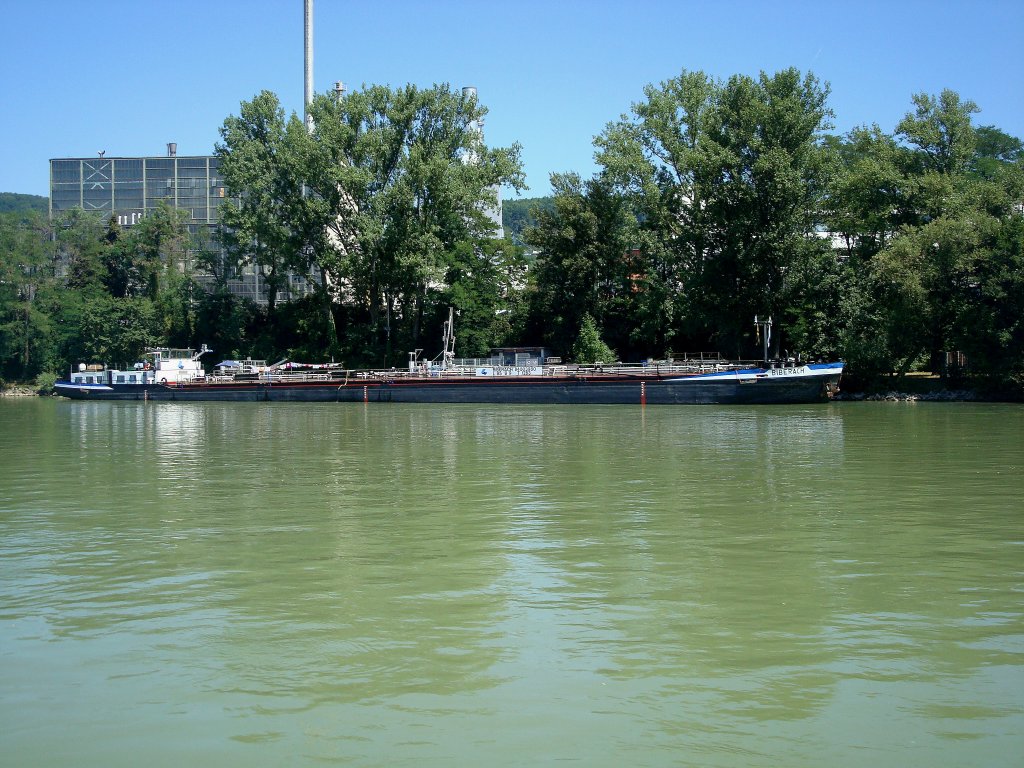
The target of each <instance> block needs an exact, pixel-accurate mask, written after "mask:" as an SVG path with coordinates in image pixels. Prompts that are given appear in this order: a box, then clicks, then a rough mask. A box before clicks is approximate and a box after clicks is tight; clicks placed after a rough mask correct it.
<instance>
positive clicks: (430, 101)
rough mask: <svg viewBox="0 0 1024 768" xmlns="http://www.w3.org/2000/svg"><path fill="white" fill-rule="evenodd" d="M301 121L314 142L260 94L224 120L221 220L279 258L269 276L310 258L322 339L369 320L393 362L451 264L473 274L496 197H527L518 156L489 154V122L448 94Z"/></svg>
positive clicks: (385, 94) (349, 103) (360, 106)
mask: <svg viewBox="0 0 1024 768" xmlns="http://www.w3.org/2000/svg"><path fill="white" fill-rule="evenodd" d="M310 112H311V115H312V117H313V129H312V131H308V130H307V129H306V127H305V126H304V125H303V124H302V122H301V121H300V120H298V118H297V117H296V116H294V115H293V116H292V117H291V118H290V119H288V120H285V119H284V117H283V114H282V113H281V112H280V108H279V107H278V105H277V101H276V98H275V97H273V96H272V95H271V94H261V95H260V96H259V97H257V99H256V100H254V102H252V103H250V104H247V105H243V110H242V114H241V115H240V116H239V117H238V118H229V120H228V121H226V122H225V128H224V129H223V130H222V137H223V144H222V145H221V146H219V147H218V154H219V155H220V156H221V158H222V168H223V169H224V174H225V181H226V183H227V185H228V191H229V193H230V194H231V195H232V196H234V197H237V198H238V200H239V201H240V202H239V203H237V204H234V205H231V206H229V207H228V210H227V216H226V219H225V220H226V222H227V223H229V224H231V225H232V226H233V227H234V228H235V234H234V235H232V237H233V238H234V241H233V242H234V246H233V247H234V248H235V251H236V252H237V253H240V254H241V255H243V256H246V257H247V258H249V259H253V260H255V259H263V261H264V262H265V263H266V264H268V265H269V264H271V261H272V260H276V261H274V262H273V263H274V264H277V265H279V266H275V267H273V268H272V269H271V268H269V267H267V269H268V271H273V269H293V270H294V269H300V268H303V266H304V262H303V259H305V260H307V261H306V262H305V263H308V264H310V265H312V267H313V269H314V271H316V272H317V276H318V278H319V280H318V282H319V285H320V291H321V295H322V296H323V298H324V301H325V306H326V307H328V308H329V309H330V310H333V311H330V312H328V313H327V318H326V319H327V321H328V322H329V324H331V325H332V331H331V334H332V335H334V331H333V324H334V322H335V318H336V317H340V318H342V319H345V318H351V317H355V318H361V317H362V316H363V315H365V317H366V318H368V321H369V324H370V326H371V332H372V336H373V339H374V340H375V341H374V345H375V346H376V348H377V350H378V353H379V354H381V355H383V356H385V357H387V358H389V362H392V361H393V360H394V358H395V357H396V356H395V355H394V354H393V353H392V352H391V348H392V347H393V346H394V345H395V344H398V343H400V344H404V345H412V346H415V345H417V344H419V342H420V336H421V331H422V325H423V321H424V318H425V317H429V316H432V315H433V314H436V313H435V312H434V310H435V309H436V307H435V306H434V304H436V302H437V301H438V300H439V299H440V297H441V296H442V295H443V290H441V289H443V287H444V284H445V283H444V280H445V274H446V271H448V270H449V269H450V267H451V259H452V258H453V257H460V258H468V259H469V260H470V261H469V263H467V264H466V265H464V266H466V267H467V269H468V268H470V267H472V266H474V264H475V262H477V261H479V260H480V259H482V258H483V257H482V255H481V253H480V249H479V248H477V247H475V245H478V244H479V243H480V242H481V240H482V239H483V238H486V237H487V236H489V235H490V234H491V233H492V231H493V226H494V225H493V222H492V221H491V220H490V218H489V217H488V215H487V209H488V206H489V205H492V204H493V203H494V202H495V200H496V189H497V188H498V186H499V185H501V184H508V185H511V186H513V187H521V186H522V180H523V177H522V171H521V167H520V162H519V148H518V147H517V146H513V147H511V148H507V149H493V148H488V147H486V146H485V145H484V144H483V141H482V132H481V130H480V124H481V121H482V120H483V116H484V115H485V113H486V110H485V109H484V108H483V107H482V106H481V105H480V104H479V103H478V102H477V100H476V98H475V97H474V96H471V95H466V94H462V93H457V92H453V91H452V90H451V89H450V88H449V87H448V86H447V85H440V86H434V87H432V88H427V89H421V88H417V87H415V86H412V85H409V86H405V87H403V88H397V89H392V88H388V87H384V86H372V87H368V88H366V89H363V90H360V91H354V92H352V93H348V94H345V95H344V96H342V97H341V98H337V97H335V96H333V95H331V96H327V95H324V96H318V97H317V98H316V99H315V100H314V102H313V104H312V105H311V107H310ZM260 216H262V217H264V218H263V219H262V220H261V219H260V218H259V217H260ZM229 242H232V241H229ZM466 243H469V244H471V245H472V246H474V247H471V248H470V249H469V250H468V251H467V250H466V249H465V248H463V247H462V246H463V245H464V244H466ZM245 249H249V251H250V252H249V253H248V255H246V253H245V252H244V251H245ZM256 249H260V250H259V253H257V252H256ZM467 253H468V254H472V255H471V256H468V257H467V256H465V254H467ZM260 254H262V255H260ZM460 255H461V256H460ZM347 333H348V331H347V330H346V331H344V332H343V333H342V334H341V335H342V337H346V334H347Z"/></svg>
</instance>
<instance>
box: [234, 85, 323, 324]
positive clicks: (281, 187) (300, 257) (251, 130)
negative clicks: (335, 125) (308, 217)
mask: <svg viewBox="0 0 1024 768" xmlns="http://www.w3.org/2000/svg"><path fill="white" fill-rule="evenodd" d="M304 131H305V127H304V126H303V125H302V123H301V121H300V120H299V118H298V117H297V116H296V115H295V114H294V113H293V114H292V115H291V117H290V118H288V119H286V118H285V114H284V110H283V109H282V108H281V106H280V103H279V101H278V99H277V96H275V95H274V94H273V93H270V92H269V91H263V92H261V93H260V94H258V95H257V96H256V97H255V98H253V100H252V101H249V102H242V105H241V109H240V114H239V115H238V116H234V115H232V116H230V117H228V118H227V119H225V121H224V124H223V126H222V127H221V129H220V135H221V139H222V141H223V143H219V144H218V145H217V148H216V154H217V157H218V159H219V160H220V173H221V175H222V176H223V178H224V187H225V190H226V192H227V194H228V198H227V199H226V200H225V202H224V203H222V204H221V207H220V218H221V225H222V227H221V243H222V245H223V246H224V250H225V252H226V253H227V255H228V258H229V259H231V260H232V261H233V263H235V264H237V265H241V264H252V265H253V266H254V267H255V268H256V269H257V270H258V271H259V274H260V276H261V277H262V278H263V284H264V286H265V289H266V294H267V304H268V308H269V312H270V315H271V316H273V314H274V310H275V308H276V305H277V300H278V296H279V295H280V294H281V293H282V291H283V290H284V289H285V287H286V286H287V280H288V273H289V272H290V271H291V272H296V273H298V274H301V275H306V274H308V272H309V268H310V263H309V258H308V254H307V253H306V250H305V243H304V242H303V241H302V239H301V237H300V236H299V235H298V233H297V232H296V226H295V222H294V221H293V220H292V216H293V209H294V208H295V206H296V205H297V201H296V200H295V198H300V199H301V197H302V195H303V179H302V176H303V169H302V168H301V163H300V162H299V160H298V154H299V152H300V148H299V147H297V146H296V145H295V144H296V137H298V139H299V140H300V141H301V140H302V138H303V137H302V134H303V133H304Z"/></svg>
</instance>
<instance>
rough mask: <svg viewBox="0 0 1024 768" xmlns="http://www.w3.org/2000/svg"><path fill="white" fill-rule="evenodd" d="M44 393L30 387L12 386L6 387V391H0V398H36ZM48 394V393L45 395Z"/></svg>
mask: <svg viewBox="0 0 1024 768" xmlns="http://www.w3.org/2000/svg"><path fill="white" fill-rule="evenodd" d="M42 394H44V393H42V392H39V391H38V390H35V389H33V388H32V387H26V386H21V385H17V384H15V385H14V386H10V387H7V388H6V389H0V397H38V396H39V395H42ZM47 394H48V393H47Z"/></svg>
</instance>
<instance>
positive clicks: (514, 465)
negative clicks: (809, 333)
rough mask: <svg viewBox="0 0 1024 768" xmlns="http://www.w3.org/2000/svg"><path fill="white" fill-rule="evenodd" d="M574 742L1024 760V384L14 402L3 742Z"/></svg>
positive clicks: (34, 754) (664, 756) (194, 751)
mask: <svg viewBox="0 0 1024 768" xmlns="http://www.w3.org/2000/svg"><path fill="white" fill-rule="evenodd" d="M555 764H558V765H561V764H576V765H583V766H588V767H589V766H700V767H704V766H765V767H768V766H773V767H774V766H867V767H870V768H884V767H886V766H894V767H896V766H899V767H900V768H903V767H905V766H927V767H929V768H935V767H942V766H950V767H952V766H957V767H960V766H985V767H992V766H1013V767H1016V766H1019V765H1022V764H1024V407H1021V406H1013V405H983V404H936V403H916V404H914V403H836V404H831V405H818V406H796V407H793V406H784V407H754V408H742V407H728V408H719V407H711V406H693V407H685V406H683V407H671V406H669V407H648V408H646V409H641V408H640V407H635V408H634V407H625V406H622V407H618V406H603V407H602V406H594V407H589V406H569V407H561V406H536V407H531V406H509V407H498V406H472V405H459V406H426V405H424V406H414V405H405V406H403V405H380V404H370V405H363V404H345V405H338V404H326V405H317V404H255V403H237V404H236V403H223V404H221V403H193V404H174V403H149V404H144V403H80V402H69V401H63V400H55V399H37V398H31V399H19V400H13V399H8V400H0V765H3V766H104V767H105V768H106V767H108V766H138V765H143V766H146V767H147V768H155V767H157V766H292V765H351V766H403V765H405V766H485V765H486V766H537V765H555Z"/></svg>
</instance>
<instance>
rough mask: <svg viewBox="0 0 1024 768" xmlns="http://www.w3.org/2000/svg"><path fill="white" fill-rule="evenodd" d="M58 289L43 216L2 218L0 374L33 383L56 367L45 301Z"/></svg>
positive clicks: (51, 328) (0, 241)
mask: <svg viewBox="0 0 1024 768" xmlns="http://www.w3.org/2000/svg"><path fill="white" fill-rule="evenodd" d="M54 285H55V272H54V257H53V247H52V243H51V242H50V228H49V226H48V224H47V223H46V222H45V221H44V220H43V218H42V216H40V215H39V214H37V213H35V212H30V213H28V214H4V215H2V216H0V373H2V374H3V375H4V376H10V377H14V378H19V379H21V380H23V381H28V380H30V379H32V378H34V377H35V376H36V375H37V374H38V373H40V372H42V371H45V370H47V369H48V368H49V366H51V365H53V362H54V361H53V360H52V354H51V352H52V350H51V347H50V337H51V334H52V332H53V324H52V322H51V320H50V317H49V315H48V314H47V313H46V311H45V309H44V306H45V299H46V296H47V295H48V294H49V293H51V292H52V291H53V289H54Z"/></svg>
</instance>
